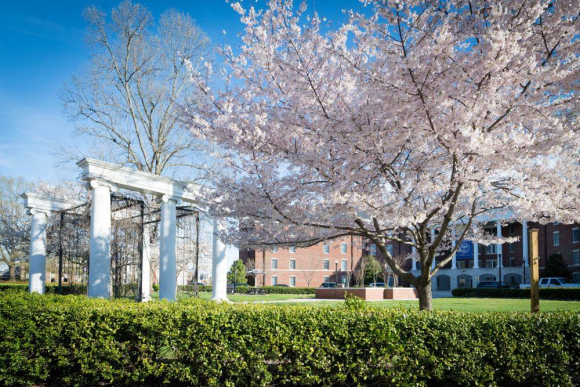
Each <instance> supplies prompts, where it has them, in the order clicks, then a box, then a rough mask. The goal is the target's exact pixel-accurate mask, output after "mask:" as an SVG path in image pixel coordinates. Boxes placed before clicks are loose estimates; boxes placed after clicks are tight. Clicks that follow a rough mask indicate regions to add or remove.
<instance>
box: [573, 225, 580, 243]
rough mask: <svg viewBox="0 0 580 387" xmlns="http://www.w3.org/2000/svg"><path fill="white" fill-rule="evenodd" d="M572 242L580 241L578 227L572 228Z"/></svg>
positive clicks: (579, 229)
mask: <svg viewBox="0 0 580 387" xmlns="http://www.w3.org/2000/svg"><path fill="white" fill-rule="evenodd" d="M572 243H580V228H578V227H576V228H573V229H572Z"/></svg>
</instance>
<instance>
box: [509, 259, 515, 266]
mask: <svg viewBox="0 0 580 387" xmlns="http://www.w3.org/2000/svg"><path fill="white" fill-rule="evenodd" d="M515 266H516V259H515V258H514V257H510V267H515Z"/></svg>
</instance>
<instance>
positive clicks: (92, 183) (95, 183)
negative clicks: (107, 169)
mask: <svg viewBox="0 0 580 387" xmlns="http://www.w3.org/2000/svg"><path fill="white" fill-rule="evenodd" d="M99 187H107V188H109V190H110V191H111V192H117V191H119V187H118V186H117V185H116V184H113V183H111V182H109V181H106V180H102V179H90V180H89V188H91V189H96V188H99Z"/></svg>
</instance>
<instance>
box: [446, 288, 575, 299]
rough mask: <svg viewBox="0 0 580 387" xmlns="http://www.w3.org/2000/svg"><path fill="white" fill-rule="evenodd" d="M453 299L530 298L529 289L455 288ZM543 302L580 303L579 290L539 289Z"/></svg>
mask: <svg viewBox="0 0 580 387" xmlns="http://www.w3.org/2000/svg"><path fill="white" fill-rule="evenodd" d="M451 293H452V294H453V296H454V297H477V298H530V289H501V292H500V290H499V289H477V288H457V289H453V290H452V291H451ZM540 298H541V299H543V300H572V301H580V288H548V289H546V288H544V289H540Z"/></svg>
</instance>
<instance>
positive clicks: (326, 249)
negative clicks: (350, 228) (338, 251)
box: [322, 243, 330, 254]
mask: <svg viewBox="0 0 580 387" xmlns="http://www.w3.org/2000/svg"><path fill="white" fill-rule="evenodd" d="M322 253H323V254H330V245H329V244H328V243H323V244H322Z"/></svg>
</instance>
